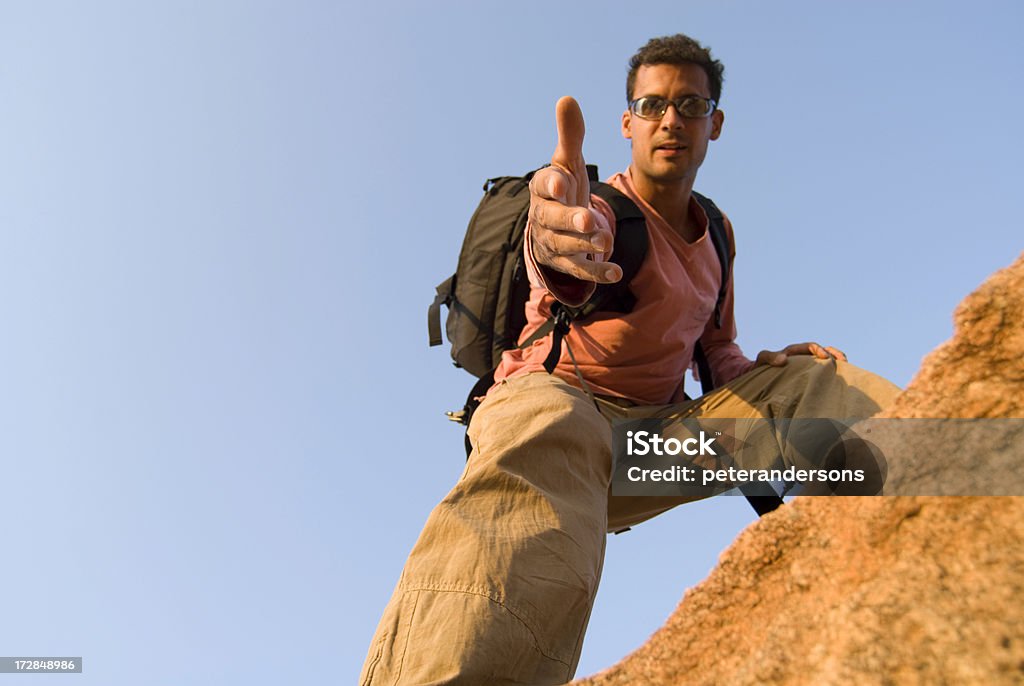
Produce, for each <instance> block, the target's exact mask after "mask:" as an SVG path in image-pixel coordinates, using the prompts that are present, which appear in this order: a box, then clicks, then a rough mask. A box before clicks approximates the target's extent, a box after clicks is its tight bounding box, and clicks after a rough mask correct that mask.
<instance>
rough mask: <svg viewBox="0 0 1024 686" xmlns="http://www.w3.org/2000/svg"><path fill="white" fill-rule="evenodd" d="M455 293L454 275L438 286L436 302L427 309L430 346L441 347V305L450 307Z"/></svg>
mask: <svg viewBox="0 0 1024 686" xmlns="http://www.w3.org/2000/svg"><path fill="white" fill-rule="evenodd" d="M454 291H455V275H454V274H452V275H451V276H449V277H448V278H447V279H445V280H444V281H442V282H441V283H440V284H438V286H437V295H435V296H434V302H432V303H430V307H429V308H427V333H428V334H429V335H430V345H431V346H434V345H441V343H442V342H443V341H442V340H441V305H450V304H451V302H452V293H453V292H454Z"/></svg>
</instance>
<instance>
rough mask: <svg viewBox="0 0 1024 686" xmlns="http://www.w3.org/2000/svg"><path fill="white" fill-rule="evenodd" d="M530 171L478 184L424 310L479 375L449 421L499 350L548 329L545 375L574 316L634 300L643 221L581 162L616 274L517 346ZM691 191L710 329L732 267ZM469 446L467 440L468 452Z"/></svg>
mask: <svg viewBox="0 0 1024 686" xmlns="http://www.w3.org/2000/svg"><path fill="white" fill-rule="evenodd" d="M536 171H537V170H534V171H531V172H529V173H528V174H526V175H524V176H502V177H497V178H493V179H487V181H485V182H484V185H483V191H484V197H483V198H482V199H481V200H480V204H479V205H478V206H477V208H476V211H475V212H474V213H473V217H472V218H471V219H470V221H469V227H468V228H467V230H466V237H465V239H464V240H463V243H462V250H461V252H460V253H459V261H458V265H457V266H456V269H455V273H454V274H452V275H451V276H450V277H448V278H447V279H445V280H444V281H442V282H441V283H440V284H438V286H437V288H436V295H435V297H434V301H433V302H432V303H431V305H430V307H429V308H428V310H427V330H428V334H429V341H430V345H431V346H436V345H441V343H442V342H443V341H442V339H441V305H445V306H446V307H447V308H448V317H447V319H446V321H445V333H446V334H447V336H448V340H449V341H450V342H451V346H452V347H451V356H452V360H453V361H454V363H455V366H456V367H462V368H463V369H465V370H466V371H468V372H469V373H470V374H472V375H473V376H475V377H477V378H478V380H477V382H476V384H475V385H474V386H473V388H472V389H471V390H470V392H469V397H468V398H467V400H466V404H465V406H464V407H463V409H462V410H460V411H455V412H448V413H447V415H448V418H449V419H451V420H452V421H455V422H458V423H460V424H464V425H466V426H468V425H469V420H470V419H471V418H472V415H473V411H474V410H475V409H476V407H477V405H479V401H477V400H475V398H477V397H479V396H483V395H484V394H486V392H487V390H488V389H489V388H490V387H491V386H492V385H493V384H494V370H495V369H496V368H497V366H498V363H499V362H500V361H501V354H502V353H503V352H504V351H506V350H511V349H512V348H516V347H520V348H526V347H527V346H529V345H532V344H533V342H534V341H536V340H538V339H539V338H541V337H543V336H546V335H548V334H549V333H552V332H554V333H553V339H552V346H551V353H550V354H549V355H548V358H547V359H546V360H545V361H544V368H545V369H546V370H547V371H548V373H551V372H552V371H553V370H554V368H555V366H556V365H557V364H558V360H559V358H560V356H561V348H562V345H561V342H562V338H563V337H564V336H565V334H567V333H568V331H569V327H570V326H571V323H572V322H573V321H576V320H581V319H585V318H586V317H588V316H589V315H591V314H593V313H594V312H597V311H601V312H629V311H631V310H632V309H633V306H634V305H635V304H636V298H635V297H634V296H633V294H632V293H631V292H630V290H629V282H630V281H631V280H632V278H633V277H634V276H635V275H636V273H637V271H639V269H640V265H641V264H642V263H643V261H644V258H645V257H646V255H647V248H648V238H647V223H646V220H645V219H644V216H643V213H642V212H641V211H640V208H638V207H637V206H636V204H635V203H634V202H633V201H632V200H630V199H629V198H628V197H626V196H625V195H624V194H622V193H621V192H620V191H619V190H617V189H616V188H614V187H613V186H610V185H608V184H606V183H602V182H601V181H599V180H598V174H597V167H596V166H594V165H587V176H588V177H589V179H590V192H591V193H593V194H594V195H597V196H599V197H601V198H602V199H604V200H605V201H606V202H607V203H608V204H609V205H610V206H611V208H612V210H613V212H614V214H615V218H616V222H615V242H614V247H613V253H612V254H613V256H614V257H613V259H614V260H615V263H616V264H618V265H619V266H620V267H621V268H622V278H621V279H620V280H619V281H618V282H616V283H613V284H598V285H597V288H596V289H595V291H594V294H593V295H592V296H591V297H590V299H589V300H587V302H586V303H584V304H583V305H582V306H580V307H576V308H573V307H569V306H566V305H563V304H562V303H558V302H556V303H554V304H553V305H552V308H551V312H552V316H551V317H550V318H549V319H548V321H547V322H545V323H544V324H543V325H542V326H541V327H540V328H539V329H538V330H537V331H536V332H534V333H533V334H532V335H531V336H530V337H529V338H528V339H527V340H525V341H523V342H522V343H519V335H520V333H522V330H523V328H524V327H525V326H526V311H525V310H526V302H527V300H529V297H530V284H529V280H528V278H527V275H526V263H525V259H524V257H523V234H524V231H525V229H526V223H527V219H528V216H529V211H530V193H529V186H530V179H532V178H533V175H534V174H535V173H536ZM693 196H694V198H695V199H696V200H697V202H698V203H699V204H700V206H701V208H702V209H703V210H704V212H705V214H707V217H708V231H709V233H710V234H711V242H712V244H713V245H714V247H715V253H716V254H717V255H718V260H719V263H720V265H721V274H722V283H721V285H720V286H719V290H718V299H717V301H716V303H715V311H714V322H715V326H716V327H719V328H721V326H722V313H721V309H722V303H723V302H724V301H725V291H726V286H727V285H728V283H729V271H730V267H731V260H730V257H729V243H728V237H727V236H726V232H725V220H724V218H723V216H722V212H721V210H719V209H718V207H717V206H716V205H715V203H714V202H712V201H711V200H710V199H709V198H706V197H704V196H703V195H700V194H699V193H696V192H694V193H693ZM693 356H694V361H695V362H696V364H697V369H698V372H699V376H700V381H701V390H702V391H703V393H708V392H710V391H711V390H713V389H714V388H715V383H714V378H713V376H712V373H711V367H710V365H709V364H708V361H707V357H706V356H705V355H704V351H703V349H702V348H701V345H700V342H699V341H698V342H697V344H696V346H695V348H694V355H693ZM470 450H471V446H470V444H469V439H468V437H467V439H466V454H467V456H468V455H469V452H470ZM747 499H748V500H749V501H750V503H751V505H752V506H753V507H754V509H755V510H756V511H757V512H758V514H759V515H763V514H765V513H766V512H770V511H771V510H773V509H775V508H776V507H778V505H779V504H781V503H782V500H781V499H780V498H778V497H777V496H774V497H773V496H762V495H755V496H751V495H748V496H747Z"/></svg>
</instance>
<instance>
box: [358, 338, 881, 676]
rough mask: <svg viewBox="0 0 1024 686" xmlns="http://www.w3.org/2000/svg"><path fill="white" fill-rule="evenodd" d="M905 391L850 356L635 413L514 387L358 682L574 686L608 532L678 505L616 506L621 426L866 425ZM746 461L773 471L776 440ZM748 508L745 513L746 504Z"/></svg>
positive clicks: (560, 388)
mask: <svg viewBox="0 0 1024 686" xmlns="http://www.w3.org/2000/svg"><path fill="white" fill-rule="evenodd" d="M898 391H899V389H898V388H897V387H896V386H894V385H893V384H891V383H889V382H888V381H886V380H885V379H882V378H881V377H878V376H875V375H873V374H871V373H869V372H866V371H864V370H861V369H858V368H857V367H854V366H853V365H850V364H847V363H845V362H836V361H831V360H828V361H822V360H816V359H814V358H812V357H809V356H800V357H792V358H790V359H789V363H788V364H787V365H786V366H784V367H759V368H757V369H755V370H753V371H751V372H749V373H747V374H744V375H743V376H741V377H739V378H738V379H735V380H734V381H732V382H731V383H729V384H727V385H725V386H723V387H721V388H719V389H717V390H716V391H714V392H712V393H710V394H708V395H706V396H704V397H701V398H698V399H696V400H693V401H689V402H685V403H681V404H678V405H668V406H657V407H649V406H645V407H632V408H623V407H620V406H618V405H615V404H612V403H610V402H605V401H603V400H600V399H598V403H599V405H600V407H601V412H600V413H599V412H598V411H597V409H596V408H595V405H594V402H593V401H591V399H590V398H589V397H588V396H587V395H586V394H585V393H584V392H583V391H581V390H579V389H578V388H576V387H574V386H571V385H569V384H567V383H565V382H564V381H562V380H560V379H559V378H558V377H556V376H552V375H548V374H544V373H535V374H527V375H524V376H521V377H517V378H513V379H508V380H506V381H505V382H503V383H502V384H501V386H499V387H498V388H495V389H494V390H492V391H491V393H490V394H489V395H488V396H487V399H486V400H485V401H484V402H483V403H482V404H481V405H480V407H479V409H478V410H477V412H476V414H475V416H474V417H473V421H472V424H471V426H470V428H469V435H470V440H471V442H472V445H473V452H472V454H471V455H470V457H469V461H468V462H467V464H466V469H465V471H464V472H463V474H462V477H461V478H460V479H459V481H458V483H456V484H455V487H454V488H453V489H452V490H451V492H450V493H449V494H448V495H447V497H445V499H444V500H442V501H441V503H440V504H439V505H438V506H437V507H436V508H435V509H434V511H433V512H432V513H431V514H430V517H429V518H428V520H427V523H426V526H425V527H424V528H423V532H422V533H421V534H420V538H419V540H418V541H417V542H416V545H415V547H414V548H413V550H412V553H411V554H410V555H409V559H408V561H407V562H406V565H405V569H404V571H403V572H402V576H401V578H400V580H399V582H398V586H397V588H396V589H395V592H394V594H393V595H392V597H391V601H390V602H389V603H388V606H387V608H386V609H385V611H384V616H383V618H382V619H381V621H380V625H379V626H378V628H377V632H376V634H375V636H374V638H373V641H372V643H371V645H370V650H369V654H368V656H367V660H366V664H365V665H364V667H363V673H362V676H361V678H360V683H361V684H363V685H364V686H369V685H371V684H372V685H374V686H378V685H379V686H384V685H385V684H387V685H389V686H390V685H393V684H407V685H412V684H418V685H426V684H431V685H436V686H440V685H441V684H446V685H447V684H451V685H455V684H459V685H466V686H483V685H487V686H505V685H511V684H530V685H534V686H538V685H541V684H563V683H565V682H567V681H569V680H571V679H572V677H573V674H574V673H575V670H576V665H577V663H578V662H579V657H580V650H581V647H582V645H583V634H584V632H585V630H586V627H587V621H588V620H589V618H590V610H591V607H592V604H593V601H594V597H595V594H596V593H597V586H598V581H599V580H600V577H601V567H602V564H603V561H604V550H605V536H606V532H607V531H615V530H618V529H621V528H624V527H627V526H630V525H633V524H637V523H639V522H642V521H644V520H646V519H649V518H650V517H653V516H654V515H656V514H659V513H661V512H664V511H665V510H668V509H669V508H671V507H674V506H675V505H678V504H680V502H681V499H680V498H678V497H674V498H670V497H612V496H610V495H609V483H610V480H611V471H612V455H611V420H612V419H632V418H641V417H664V418H673V417H722V418H754V417H774V418H780V417H794V418H797V417H834V418H861V417H868V416H870V415H872V414H874V413H875V412H877V411H878V410H879V409H880V408H881V407H884V406H885V405H887V404H888V403H889V402H890V401H891V400H892V399H893V398H894V397H895V395H896V393H897V392H898ZM747 449H748V450H755V451H762V452H763V453H764V455H756V456H749V455H744V464H745V465H755V464H770V463H771V462H772V461H773V460H775V459H776V458H777V457H778V452H779V449H778V445H777V443H775V442H774V441H771V442H770V444H766V445H763V446H761V445H751V446H748V448H747ZM737 504H739V503H737Z"/></svg>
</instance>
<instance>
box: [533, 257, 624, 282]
mask: <svg viewBox="0 0 1024 686" xmlns="http://www.w3.org/2000/svg"><path fill="white" fill-rule="evenodd" d="M548 266H549V267H551V268H552V269H555V270H557V271H560V272H562V273H564V274H569V275H570V276H574V277H576V278H577V279H581V280H583V281H593V282H594V283H615V282H616V281H619V280H620V279H621V278H622V268H621V267H619V265H617V264H613V263H611V262H593V261H591V260H588V259H587V258H586V256H585V255H580V254H576V255H573V256H555V257H552V258H551V261H550V262H549V263H548Z"/></svg>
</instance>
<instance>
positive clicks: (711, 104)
mask: <svg viewBox="0 0 1024 686" xmlns="http://www.w3.org/2000/svg"><path fill="white" fill-rule="evenodd" d="M648 98H650V99H658V100H664V101H665V106H664V107H663V108H662V109H661V113H660V114H659V115H658V116H656V117H645V116H644V115H642V114H640V113H639V112H637V106H636V105H637V103H638V102H640V101H641V100H647V99H648ZM685 100H703V101H704V103H705V104H706V105H707V106H708V111H707V113H706V114H702V115H699V116H696V117H689V116H687V115H685V114H683V110H682V108H681V106H682V103H683V101H685ZM669 105H672V107H674V108H676V112H677V113H678V114H679V116H680V117H682V118H683V119H706V118H708V117H710V116H711V115H712V114H714V113H715V110H716V109H718V103H717V102H715V101H714V100H712V99H711V98H705V97H703V96H700V95H684V96H683V97H681V98H676V99H675V100H672V99H669V98H665V97H662V96H660V95H641V96H640V97H639V98H637V99H635V100H633V101H632V102H630V103H629V111H630V112H632V113H633V114H635V115H636V116H638V117H640V118H641V119H646V120H647V121H661V119H662V117H664V116H665V113H666V112H668V106H669Z"/></svg>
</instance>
